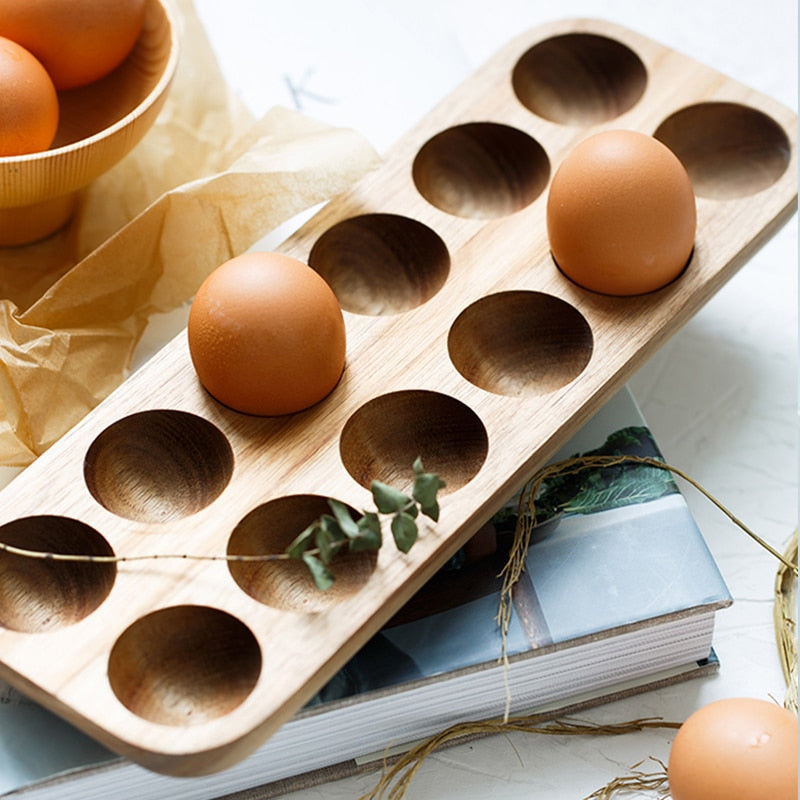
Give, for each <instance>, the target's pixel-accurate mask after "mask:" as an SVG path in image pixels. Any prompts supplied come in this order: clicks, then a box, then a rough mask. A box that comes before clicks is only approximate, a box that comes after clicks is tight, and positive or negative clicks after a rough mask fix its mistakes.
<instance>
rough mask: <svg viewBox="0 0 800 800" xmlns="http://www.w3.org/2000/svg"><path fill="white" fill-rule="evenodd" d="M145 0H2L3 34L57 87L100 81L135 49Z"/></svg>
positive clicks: (83, 84) (65, 87)
mask: <svg viewBox="0 0 800 800" xmlns="http://www.w3.org/2000/svg"><path fill="white" fill-rule="evenodd" d="M144 13H145V0H2V3H0V35H2V36H7V37H8V38H9V39H13V40H14V41H16V42H19V43H20V44H21V45H23V46H24V47H26V48H27V49H28V50H30V51H31V52H32V53H33V54H34V55H35V56H36V57H37V58H38V59H39V60H40V61H41V62H42V63H43V64H44V66H45V68H46V69H47V71H48V72H49V73H50V77H51V78H52V79H53V83H54V84H55V86H56V88H57V89H74V88H77V87H79V86H85V85H87V84H89V83H93V82H94V81H96V80H99V79H100V78H102V77H103V76H105V75H107V74H108V73H109V72H111V70H113V69H114V68H116V67H117V66H119V64H120V63H122V61H123V60H124V59H125V57H126V56H127V55H128V54H129V53H130V51H131V50H132V48H133V45H134V44H135V42H136V39H137V38H138V37H139V34H140V32H141V29H142V23H143V20H144Z"/></svg>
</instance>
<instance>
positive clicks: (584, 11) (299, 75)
mask: <svg viewBox="0 0 800 800" xmlns="http://www.w3.org/2000/svg"><path fill="white" fill-rule="evenodd" d="M196 6H197V9H198V13H199V14H200V16H201V18H202V19H203V20H204V22H205V23H206V25H207V29H208V32H209V35H210V38H211V41H212V44H213V46H214V48H215V50H216V52H217V54H218V57H219V60H220V63H221V65H222V68H223V70H224V73H225V75H226V77H227V78H228V80H229V82H230V84H231V86H232V87H234V88H235V89H236V91H238V92H239V93H240V94H241V95H242V97H243V98H244V99H245V101H246V102H247V103H248V104H249V105H250V107H251V108H252V109H253V111H254V112H255V113H257V114H260V113H262V112H264V111H266V110H267V109H268V108H269V107H271V106H272V105H274V104H282V105H289V106H291V105H292V104H293V99H294V98H295V97H296V98H299V100H300V108H301V110H303V111H304V112H306V113H308V114H309V115H311V116H314V117H316V118H319V119H322V120H325V121H329V122H332V123H335V124H342V125H347V126H351V127H355V128H357V129H359V130H360V131H362V132H363V133H364V134H365V135H366V136H367V137H368V138H369V139H370V140H371V141H372V143H373V144H374V145H375V147H376V148H377V149H378V150H383V149H384V148H385V147H387V146H388V145H389V144H391V143H392V142H393V141H394V140H395V139H397V138H399V137H400V136H401V135H402V133H403V132H404V131H405V130H406V129H407V128H408V127H410V126H411V125H412V124H413V123H415V122H416V121H417V120H418V119H419V118H420V117H421V116H422V115H424V114H425V112H426V111H427V110H428V109H429V108H430V107H431V106H433V105H434V104H435V103H436V102H437V101H438V100H439V99H440V98H442V97H444V96H445V95H446V94H447V93H448V92H449V91H450V90H451V89H452V88H453V87H455V85H457V84H458V83H459V82H460V81H461V80H462V79H464V78H466V77H467V76H468V75H470V74H471V73H472V71H474V70H475V69H476V68H477V67H478V66H480V64H481V63H482V62H483V61H484V60H485V59H487V58H488V57H489V56H491V54H492V53H493V52H494V51H495V50H496V49H498V48H499V47H500V46H502V45H503V44H505V42H506V41H508V40H509V39H511V38H512V37H514V36H515V35H517V34H518V33H522V32H524V31H525V30H527V29H528V28H531V27H534V26H535V25H537V24H539V23H541V22H544V21H547V20H549V19H552V18H555V17H567V16H592V17H604V18H607V19H610V20H614V21H616V22H620V23H622V24H624V25H626V26H628V27H630V28H635V29H638V30H639V31H641V32H642V33H644V34H646V35H649V36H651V37H653V38H655V39H658V40H660V41H662V42H664V43H665V44H667V45H669V46H671V47H674V48H675V49H678V50H681V51H684V52H687V53H690V54H691V55H693V56H694V57H696V58H697V59H698V60H700V61H703V62H705V63H708V64H710V65H712V66H714V67H715V68H717V69H719V70H721V71H723V72H725V73H727V74H729V75H731V76H733V77H735V78H737V79H739V80H741V81H743V82H745V83H748V84H749V85H751V86H753V87H755V88H757V89H759V90H761V91H763V92H765V93H768V94H770V95H772V96H773V97H775V98H776V99H778V100H780V101H782V102H783V103H784V104H786V105H788V106H791V107H792V108H796V107H797V5H796V3H795V2H794V1H793V0H770V2H769V3H767V4H765V3H763V2H761V3H757V2H753V1H752V0H740V1H739V2H737V3H735V4H731V3H730V2H721V1H718V0H713V1H712V0H701V1H700V2H698V0H673V2H669V3H644V2H641V0H605V1H603V0H596V1H595V2H591V1H590V0H561V2H559V3H558V4H553V3H544V2H542V1H541V0H492V1H491V2H487V1H486V0H484V2H478V0H458V1H457V0H391V1H389V2H379V1H378V0H337V2H335V3H332V2H323V0H293V1H292V2H288V0H286V2H284V3H278V2H275V1H274V0H226V2H224V3H222V2H220V0H196ZM291 87H294V91H295V94H293V93H292V91H291ZM796 275H797V222H796V217H795V218H794V219H793V220H791V221H790V223H789V224H787V225H786V226H785V227H784V228H783V229H782V230H781V231H780V232H779V233H778V234H777V235H776V236H775V237H774V238H773V239H772V240H771V241H770V242H769V243H768V244H767V245H766V246H765V247H763V248H762V249H761V251H760V252H758V253H757V254H756V255H755V256H754V257H753V258H752V260H751V261H750V262H749V263H748V264H747V265H746V266H745V268H743V269H742V271H741V272H740V273H739V274H738V275H737V276H736V277H735V278H734V279H733V280H732V281H731V282H730V283H729V284H728V285H727V286H726V287H725V288H724V289H723V290H722V291H720V292H719V294H718V295H717V296H716V297H715V298H714V299H713V300H712V301H711V302H709V303H708V305H707V306H706V307H705V308H704V309H703V310H702V311H701V312H700V313H698V314H697V315H696V316H695V317H694V318H693V319H692V320H691V321H690V322H689V323H688V324H687V325H686V326H685V328H684V329H683V330H682V331H681V332H680V333H678V334H677V335H676V336H674V337H673V338H672V339H671V340H670V341H669V342H668V343H667V344H666V345H665V346H664V347H663V348H662V349H661V350H660V351H659V352H658V353H657V354H656V355H655V356H654V357H653V358H652V360H651V361H650V362H649V363H647V364H646V365H645V366H644V367H642V368H641V369H640V370H639V372H638V373H637V374H636V375H635V376H634V378H633V379H632V381H631V386H632V388H633V390H634V393H635V395H636V397H637V399H638V401H639V403H640V405H641V407H642V409H643V411H644V413H645V416H646V417H647V419H648V421H649V423H650V425H651V427H652V429H653V431H654V432H655V434H656V437H657V439H658V440H659V442H660V444H661V446H662V449H663V451H664V453H665V455H666V458H667V460H668V461H669V462H670V463H672V464H674V465H676V466H678V467H680V468H681V469H683V470H685V471H686V472H687V473H689V474H690V475H692V476H693V477H694V478H695V479H697V480H698V481H700V482H701V483H702V484H703V485H705V486H706V487H707V488H708V489H709V490H710V491H712V492H713V493H714V494H715V495H717V496H718V497H719V498H720V499H721V500H722V501H723V502H725V503H726V504H727V505H729V506H730V507H731V509H732V510H733V511H734V512H735V513H736V514H738V515H739V516H740V517H741V518H742V519H743V520H744V521H745V522H747V523H748V524H749V525H750V526H751V527H753V528H754V529H756V530H757V531H758V532H759V533H760V534H761V535H763V536H764V537H765V538H766V539H767V540H768V541H769V542H770V543H771V544H773V545H774V546H775V547H776V548H778V549H779V550H783V549H784V547H785V546H786V545H787V543H788V541H789V538H790V535H791V533H792V531H793V529H794V527H795V525H796V516H797V439H798V437H797V431H798V428H797V402H796V400H797V374H796V373H797V370H796V367H797V337H796V331H797V326H796V320H797V281H796ZM687 498H688V500H689V502H690V504H691V506H692V508H693V510H694V512H695V514H696V517H697V519H698V521H699V524H700V527H701V529H702V531H703V533H704V535H705V536H706V538H707V541H708V542H709V545H710V546H711V548H712V551H713V553H714V555H715V557H716V558H717V560H718V563H719V565H720V568H721V570H722V572H723V575H724V577H725V579H726V581H727V582H728V585H729V587H730V589H731V592H732V594H733V596H734V601H735V602H734V605H733V607H732V608H730V609H727V610H725V611H723V612H722V613H721V614H720V616H719V623H718V632H717V635H716V648H717V651H718V653H719V655H720V658H721V661H722V669H721V671H720V673H719V675H718V676H716V677H713V678H708V679H703V680H698V681H693V682H690V683H688V684H682V685H678V686H675V687H672V688H668V689H664V690H661V691H655V692H651V693H647V694H645V695H643V696H639V697H637V698H634V699H630V700H627V701H623V702H619V703H615V704H612V705H608V706H604V707H602V708H599V709H596V710H594V711H592V712H591V713H589V714H587V717H589V718H591V719H593V720H597V721H606V722H610V721H621V720H627V719H631V718H633V717H641V716H648V715H656V716H662V717H664V718H667V719H673V720H681V719H683V718H685V717H686V715H688V714H689V713H690V712H691V711H692V710H694V709H695V708H697V707H698V706H700V705H702V704H705V703H707V702H709V701H711V700H714V699H716V698H720V697H727V696H734V695H750V696H758V697H764V698H770V697H773V698H776V699H778V700H779V701H782V699H783V696H784V691H785V685H784V681H783V678H782V674H781V671H780V664H779V661H778V656H777V651H776V647H775V638H774V633H773V623H772V590H773V581H774V575H775V569H776V566H777V565H776V562H775V561H774V559H773V558H772V557H771V556H769V555H768V554H766V553H765V552H764V551H762V550H761V549H760V548H759V547H758V546H757V545H755V544H754V543H752V542H751V541H750V540H749V539H748V538H747V537H745V535H744V534H742V533H741V532H740V531H739V530H738V529H736V528H734V527H733V526H732V524H731V523H730V522H729V521H728V520H727V518H725V517H724V516H723V515H722V514H721V513H720V512H719V511H718V510H717V509H715V508H714V507H713V506H711V505H710V504H709V503H708V502H707V501H706V500H704V499H703V498H702V497H701V496H700V495H698V494H697V493H695V492H694V491H693V490H691V489H688V488H687ZM671 738H672V735H671V734H670V733H669V732H664V731H654V732H651V733H647V734H636V735H628V736H624V737H619V738H608V739H602V740H598V739H593V738H580V737H575V738H570V739H564V738H549V737H548V738H544V737H535V736H531V735H524V734H514V735H501V736H494V737H490V738H486V739H483V740H480V741H477V742H474V743H471V744H468V745H464V746H460V747H457V748H454V749H449V750H446V751H444V752H441V753H438V754H435V755H434V756H432V757H431V758H430V759H429V760H428V761H427V762H426V763H425V764H424V766H423V767H422V769H421V770H420V772H419V774H418V775H417V777H416V779H415V781H414V782H413V784H412V785H411V788H410V790H409V792H408V798H409V800H433V799H434V798H436V799H437V800H438V799H439V798H450V797H458V798H460V800H471V799H472V798H475V799H476V800H477V799H478V798H480V800H485V798H487V797H495V798H506V799H507V800H515V799H516V798H547V799H548V800H561V798H564V799H565V800H566V799H567V798H569V799H570V800H573V799H574V800H580V798H583V797H585V796H586V795H588V794H589V793H591V792H592V791H594V790H595V789H597V788H598V787H600V786H602V785H604V784H605V783H606V782H607V781H609V780H610V779H611V778H613V777H614V776H617V775H620V774H623V773H625V772H626V771H627V769H628V768H629V767H630V766H632V765H633V764H635V763H636V762H639V761H640V760H641V759H643V758H647V757H648V756H656V757H659V758H662V759H666V757H667V755H668V752H669V746H670V742H671ZM374 782H375V776H374V775H371V776H364V777H360V778H353V779H348V780H344V781H340V782H337V783H335V784H328V785H325V786H323V787H319V788H314V789H308V790H305V791H302V792H299V793H295V794H292V795H291V798H292V800H312V798H313V799H314V800H319V798H325V799H326V800H338V798H355V797H358V796H359V795H360V794H361V793H363V792H365V791H367V790H369V789H370V788H371V787H372V786H373V785H374ZM630 796H631V797H633V798H637V797H641V798H644V797H646V796H647V795H644V794H642V795H630Z"/></svg>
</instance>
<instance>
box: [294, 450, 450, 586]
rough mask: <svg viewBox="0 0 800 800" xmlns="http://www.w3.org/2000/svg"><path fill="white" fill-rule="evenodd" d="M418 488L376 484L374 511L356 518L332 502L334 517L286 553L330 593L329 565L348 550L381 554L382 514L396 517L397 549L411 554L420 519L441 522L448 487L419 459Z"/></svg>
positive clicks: (323, 519) (305, 533)
mask: <svg viewBox="0 0 800 800" xmlns="http://www.w3.org/2000/svg"><path fill="white" fill-rule="evenodd" d="M412 469H413V470H414V484H413V487H412V489H411V494H410V495H408V494H406V493H405V492H402V491H400V490H399V489H396V488H395V487H393V486H390V485H389V484H386V483H383V482H381V481H372V483H371V484H370V491H371V492H372V499H373V502H374V503H375V508H376V510H375V511H364V512H363V513H362V514H361V516H359V517H357V518H354V517H353V515H352V514H351V511H350V508H349V507H348V506H346V505H345V504H344V503H341V502H339V501H338V500H334V499H332V498H329V499H328V505H329V506H330V508H331V513H330V514H323V515H322V516H320V517H319V518H318V519H316V520H314V522H312V523H311V524H310V525H309V526H308V527H307V528H306V529H305V530H303V532H302V533H301V534H300V535H299V536H298V537H297V538H296V539H295V540H294V541H293V542H292V543H291V544H290V545H289V547H287V548H286V555H288V557H289V558H297V559H301V560H302V561H303V562H304V563H305V564H306V566H307V567H308V569H309V571H310V573H311V577H312V578H313V579H314V583H315V584H316V585H317V587H318V588H319V589H323V590H324V589H329V588H330V587H331V586H332V585H333V583H334V580H335V578H334V576H333V572H332V571H331V569H330V568H329V565H330V563H331V561H332V560H333V558H334V557H335V556H337V555H338V554H340V553H342V552H343V551H346V552H350V553H357V552H363V551H366V550H379V549H380V547H381V545H382V544H383V534H382V524H381V515H385V516H391V523H390V529H391V532H392V538H393V539H394V543H395V545H396V546H397V549H398V550H400V551H401V552H403V553H407V552H408V551H409V550H410V549H411V548H412V547H413V546H414V543H415V542H416V541H417V538H418V536H419V529H418V527H417V518H418V517H419V515H420V514H423V515H424V516H426V517H428V518H430V519H432V520H433V521H434V522H437V521H438V520H439V501H438V499H437V495H438V493H439V490H440V489H442V488H443V487H444V485H445V482H444V481H443V480H442V479H441V478H440V477H439V476H438V475H437V474H436V473H433V472H425V469H424V467H423V466H422V460H421V459H420V458H419V457H417V459H416V460H415V461H414V464H413V466H412Z"/></svg>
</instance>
